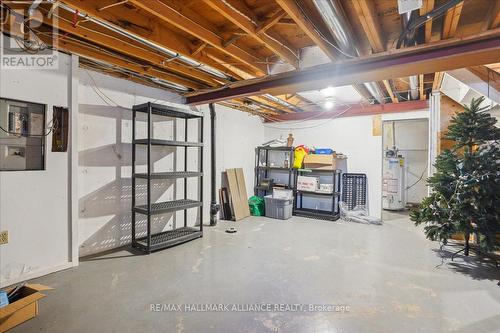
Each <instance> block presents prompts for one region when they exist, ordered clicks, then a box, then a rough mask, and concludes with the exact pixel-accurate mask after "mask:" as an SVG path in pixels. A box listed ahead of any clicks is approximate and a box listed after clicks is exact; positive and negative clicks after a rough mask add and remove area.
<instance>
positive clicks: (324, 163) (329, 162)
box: [304, 154, 337, 170]
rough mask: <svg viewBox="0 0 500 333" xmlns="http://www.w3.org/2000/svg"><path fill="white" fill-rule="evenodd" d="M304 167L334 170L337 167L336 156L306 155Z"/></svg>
mask: <svg viewBox="0 0 500 333" xmlns="http://www.w3.org/2000/svg"><path fill="white" fill-rule="evenodd" d="M304 168H305V169H318V170H335V169H336V168H337V163H336V158H335V156H334V155H321V154H320V155H316V154H311V155H306V157H304Z"/></svg>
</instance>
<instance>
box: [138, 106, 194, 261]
mask: <svg viewBox="0 0 500 333" xmlns="http://www.w3.org/2000/svg"><path fill="white" fill-rule="evenodd" d="M138 112H139V113H146V114H147V121H146V122H147V137H146V138H141V139H137V138H136V122H137V113H138ZM153 115H157V116H165V117H170V118H182V119H184V140H182V141H176V140H160V139H155V138H152V136H153V118H152V116H153ZM191 119H194V120H196V121H198V140H199V142H188V141H187V139H188V120H191ZM174 136H175V135H174ZM144 146H145V148H146V158H147V161H146V167H147V172H143V173H136V158H137V156H136V150H137V148H138V147H144ZM153 146H170V147H183V148H184V170H180V171H173V172H154V171H153V162H152V160H151V150H152V148H153ZM191 147H194V148H197V153H198V170H196V171H188V170H187V165H188V150H190V149H189V148H191ZM202 147H203V113H201V112H197V111H192V110H184V109H179V108H175V107H170V106H165V105H160V104H154V103H145V104H140V105H135V106H134V107H133V108H132V246H133V247H135V248H138V249H140V250H143V251H145V252H147V253H151V252H152V251H156V250H160V249H163V248H167V247H171V246H174V245H177V244H181V243H184V242H187V241H190V240H193V239H196V238H199V237H202V236H203V149H202ZM142 149H143V148H142ZM193 177H194V178H198V181H199V186H198V198H197V199H196V200H192V199H188V197H187V179H188V178H193ZM179 178H181V179H184V198H183V199H177V200H172V201H166V202H152V197H151V188H152V186H151V181H152V180H157V179H179ZM138 179H143V180H146V188H147V194H146V204H144V205H137V204H136V182H137V180H138ZM191 208H197V209H199V212H200V214H199V216H200V221H199V227H191V226H188V225H187V222H188V221H187V220H188V217H187V210H188V209H191ZM176 211H184V225H183V226H182V227H176V228H175V229H173V230H168V231H163V232H160V233H155V234H153V233H152V230H151V229H152V228H151V222H152V216H154V215H158V214H164V213H171V212H176ZM136 214H142V215H146V217H147V230H146V235H145V236H142V237H139V238H138V237H136V229H137V228H136V227H137V225H136Z"/></svg>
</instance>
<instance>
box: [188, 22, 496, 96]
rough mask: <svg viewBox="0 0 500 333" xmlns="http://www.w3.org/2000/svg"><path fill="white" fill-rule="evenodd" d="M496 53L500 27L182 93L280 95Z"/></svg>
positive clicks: (491, 57)
mask: <svg viewBox="0 0 500 333" xmlns="http://www.w3.org/2000/svg"><path fill="white" fill-rule="evenodd" d="M498 59H500V29H495V30H489V31H487V32H484V33H481V34H477V35H474V36H469V37H464V38H461V39H449V40H444V41H437V42H432V43H429V44H423V45H418V46H413V47H406V48H403V49H398V50H391V51H386V52H382V53H376V54H372V55H370V56H365V57H359V58H356V59H346V60H343V61H340V62H336V63H328V64H324V65H319V66H315V67H311V68H307V69H304V70H295V71H290V72H285V73H280V74H277V75H273V76H269V77H266V78H262V79H255V80H252V81H251V82H236V83H233V84H229V85H227V86H226V87H224V89H222V90H221V89H215V90H213V91H211V92H205V93H202V94H198V95H195V96H189V97H187V99H186V102H187V103H188V104H204V103H208V102H213V101H219V100H224V99H227V98H234V97H236V96H251V95H261V94H265V93H270V94H272V95H281V94H286V93H295V92H298V91H308V90H318V89H321V88H324V87H326V86H329V85H331V86H337V87H338V86H344V85H351V84H357V83H364V82H372V81H381V80H387V79H391V78H394V77H406V76H411V75H419V74H425V73H434V72H437V71H446V70H452V69H458V68H463V67H468V66H474V65H482V64H489V63H495V62H497V61H498Z"/></svg>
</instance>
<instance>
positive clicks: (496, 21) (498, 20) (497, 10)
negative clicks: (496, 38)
mask: <svg viewBox="0 0 500 333" xmlns="http://www.w3.org/2000/svg"><path fill="white" fill-rule="evenodd" d="M491 13H492V14H493V16H492V18H493V19H492V20H491V24H490V26H489V28H490V29H495V28H497V27H498V26H500V1H496V3H495V7H494V8H493V11H492V12H491Z"/></svg>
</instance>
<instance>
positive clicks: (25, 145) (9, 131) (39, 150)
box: [0, 98, 45, 171]
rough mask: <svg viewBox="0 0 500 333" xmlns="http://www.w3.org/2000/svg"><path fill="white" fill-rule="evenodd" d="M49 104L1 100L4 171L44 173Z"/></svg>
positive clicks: (1, 166)
mask: <svg viewBox="0 0 500 333" xmlns="http://www.w3.org/2000/svg"><path fill="white" fill-rule="evenodd" d="M44 133H45V105H43V104H36V103H28V102H22V101H16V100H10V99H5V98H0V171H15V170H43V169H44V166H45V158H44V155H45V136H44Z"/></svg>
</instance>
